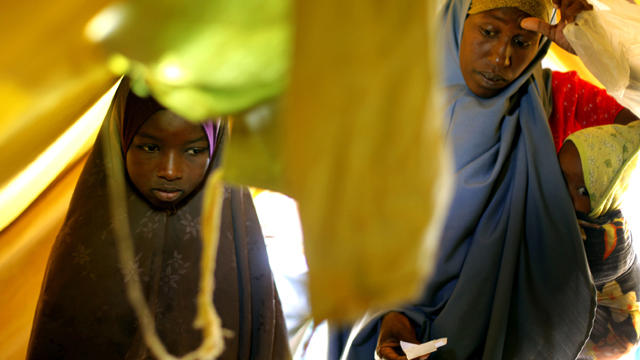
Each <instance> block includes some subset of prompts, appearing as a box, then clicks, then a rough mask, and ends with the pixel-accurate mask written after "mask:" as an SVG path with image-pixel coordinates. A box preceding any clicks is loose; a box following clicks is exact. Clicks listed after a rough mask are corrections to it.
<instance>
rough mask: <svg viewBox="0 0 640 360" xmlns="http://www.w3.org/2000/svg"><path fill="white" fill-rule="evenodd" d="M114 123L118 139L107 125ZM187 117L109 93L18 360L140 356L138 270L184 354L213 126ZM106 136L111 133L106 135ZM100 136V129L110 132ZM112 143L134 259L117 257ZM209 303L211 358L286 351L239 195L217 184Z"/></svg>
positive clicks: (247, 205) (273, 296)
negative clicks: (130, 287) (135, 296)
mask: <svg viewBox="0 0 640 360" xmlns="http://www.w3.org/2000/svg"><path fill="white" fill-rule="evenodd" d="M114 126H115V127H117V128H118V129H119V136H112V135H110V132H109V129H113V127H114ZM218 128H220V126H219V125H218V124H215V125H214V124H213V123H211V122H209V123H205V124H203V125H198V124H192V123H189V122H187V121H186V120H184V119H182V118H181V117H179V116H178V115H176V114H174V113H172V112H171V111H169V110H166V109H164V108H163V107H162V106H161V105H159V104H158V103H156V102H155V101H154V100H153V99H151V98H148V99H143V98H139V97H137V96H135V95H134V94H133V93H130V92H129V91H128V86H127V83H126V81H124V82H123V84H122V85H121V86H120V88H119V89H118V92H117V93H116V96H115V98H114V101H113V103H112V105H111V109H110V111H109V114H108V115H107V119H106V120H105V124H104V125H103V129H102V131H101V133H100V135H99V137H98V139H97V141H96V144H95V146H94V149H93V152H92V154H91V155H90V157H89V159H88V160H87V164H86V165H85V168H84V170H83V173H82V175H81V177H80V180H79V181H78V185H77V186H76V189H75V192H74V195H73V199H72V201H71V205H70V208H69V212H68V214H67V218H66V220H65V223H64V225H63V227H62V229H61V231H60V233H59V234H58V237H57V239H56V242H55V244H54V246H53V249H52V252H51V255H50V259H49V264H48V268H47V274H46V276H45V280H44V283H43V287H42V291H41V295H40V300H39V304H38V309H37V313H36V317H35V320H34V327H33V330H32V334H31V340H30V344H29V353H28V358H29V359H63V358H64V359H147V358H151V357H152V355H151V353H150V351H149V349H148V348H147V346H146V344H145V342H144V339H143V336H142V332H141V330H140V325H139V323H138V320H137V318H136V316H135V314H134V312H133V310H132V307H131V305H130V303H129V301H128V300H127V297H126V292H125V283H126V282H128V281H130V280H131V279H132V276H135V274H136V273H137V274H138V275H139V277H140V281H141V284H142V291H143V293H144V296H145V300H146V302H147V304H148V305H149V308H150V310H151V313H152V316H153V320H154V321H155V327H156V331H157V333H158V334H159V337H160V339H161V341H162V342H163V344H164V346H165V347H166V349H167V351H168V352H169V353H171V354H173V355H175V356H181V355H184V354H186V353H188V352H190V351H192V350H194V349H195V348H196V347H197V346H198V345H199V344H200V342H201V340H202V334H201V332H200V331H199V330H196V329H194V327H193V321H194V318H195V315H196V294H197V292H198V288H199V279H200V277H201V276H202V274H200V270H199V264H200V254H201V249H202V246H201V239H200V213H201V207H202V195H203V191H202V186H203V183H204V181H205V179H206V178H207V175H208V174H209V172H210V171H211V169H212V168H213V167H214V166H215V164H216V161H217V159H218V157H219V153H220V152H219V148H220V141H221V140H222V138H223V137H222V135H223V132H224V130H223V129H218ZM112 133H113V132H112ZM112 133H111V134H112ZM106 142H109V143H110V144H114V148H116V149H121V150H122V157H118V159H117V161H116V162H121V164H119V165H124V166H122V168H124V169H125V170H124V172H125V173H124V174H121V173H118V174H116V175H117V176H124V177H125V178H126V194H123V196H122V198H123V201H124V202H126V206H125V207H124V208H126V212H125V214H123V215H126V216H127V217H128V221H129V224H130V229H129V230H130V233H131V236H132V238H133V243H134V247H135V255H134V257H135V261H134V263H133V264H131V266H129V267H126V268H123V267H121V266H120V265H119V260H118V253H117V248H116V244H115V241H114V239H115V236H114V232H115V228H114V221H113V218H112V216H111V212H110V206H111V204H110V203H109V189H108V183H107V178H106V175H105V173H106V170H107V168H110V169H111V168H116V169H117V168H118V167H117V166H114V164H113V163H111V162H110V160H109V159H105V158H104V157H103V153H104V150H103V146H102V145H103V143H106ZM214 277H215V291H214V303H215V308H216V310H217V312H218V314H219V315H220V317H221V319H222V327H223V328H224V329H227V330H230V331H231V332H230V333H231V336H228V337H227V338H226V339H225V350H224V353H223V354H222V356H221V357H220V358H221V359H246V358H249V357H253V358H259V359H272V358H274V359H282V358H287V357H288V356H289V355H288V354H289V351H288V344H287V338H286V331H285V327H284V319H283V317H282V311H281V308H280V301H279V299H278V295H277V292H276V289H275V286H274V283H273V278H272V275H271V270H270V268H269V263H268V260H267V254H266V249H265V246H264V242H263V238H262V233H261V231H260V227H259V223H258V220H257V218H256V214H255V210H254V208H253V203H252V200H251V197H250V195H249V192H248V191H247V190H246V189H238V188H233V187H227V188H225V194H224V200H223V204H222V218H221V225H220V240H219V245H218V255H217V259H216V268H215V274H214Z"/></svg>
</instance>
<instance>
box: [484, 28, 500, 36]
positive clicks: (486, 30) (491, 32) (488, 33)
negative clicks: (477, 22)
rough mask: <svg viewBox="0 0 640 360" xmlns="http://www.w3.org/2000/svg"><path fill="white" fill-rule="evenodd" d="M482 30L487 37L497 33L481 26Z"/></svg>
mask: <svg viewBox="0 0 640 360" xmlns="http://www.w3.org/2000/svg"><path fill="white" fill-rule="evenodd" d="M480 32H481V33H482V35H484V36H486V37H493V36H494V35H495V34H496V33H495V31H491V30H489V29H485V28H480Z"/></svg>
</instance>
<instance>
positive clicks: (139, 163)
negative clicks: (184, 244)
mask: <svg viewBox="0 0 640 360" xmlns="http://www.w3.org/2000/svg"><path fill="white" fill-rule="evenodd" d="M209 160H210V159H209V140H208V138H207V135H206V133H205V132H204V130H203V129H202V126H200V125H197V124H192V123H190V122H188V121H186V120H184V119H183V118H181V117H179V116H178V115H176V114H174V113H172V112H170V111H168V110H162V111H159V112H157V113H155V114H153V115H152V116H151V117H150V118H149V119H148V120H147V121H145V122H144V124H142V126H141V127H140V129H139V130H138V132H137V133H136V135H135V137H134V138H133V141H132V143H131V146H129V150H128V151H127V154H126V162H127V173H128V174H129V178H130V179H131V181H132V182H133V184H134V185H135V187H136V188H137V189H138V191H140V193H141V194H142V195H143V196H144V197H145V198H146V199H147V200H148V201H149V202H150V203H151V204H152V205H154V206H156V207H159V208H170V207H173V206H175V205H176V204H177V203H179V202H180V201H181V200H182V199H184V198H185V197H187V196H188V195H189V194H191V192H193V190H195V189H196V188H197V187H198V186H199V185H200V183H201V182H202V181H203V179H204V177H205V174H206V172H207V167H208V166H209Z"/></svg>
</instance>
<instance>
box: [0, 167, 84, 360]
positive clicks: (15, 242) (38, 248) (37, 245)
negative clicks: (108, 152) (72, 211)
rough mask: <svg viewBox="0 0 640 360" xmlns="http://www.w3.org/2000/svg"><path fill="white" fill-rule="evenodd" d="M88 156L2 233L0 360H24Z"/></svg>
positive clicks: (51, 186)
mask: <svg viewBox="0 0 640 360" xmlns="http://www.w3.org/2000/svg"><path fill="white" fill-rule="evenodd" d="M85 160H86V156H85V157H83V158H82V159H81V160H80V161H78V162H76V163H75V164H72V165H71V167H70V168H69V169H67V170H65V171H64V172H63V173H62V174H60V176H59V177H58V179H56V180H55V181H54V182H53V183H52V184H51V185H50V186H49V188H48V189H47V190H46V191H44V192H43V193H42V194H41V195H40V196H39V197H38V199H37V200H36V201H34V202H33V203H32V204H31V206H29V208H27V210H25V211H24V212H23V213H22V214H21V215H20V217H19V218H18V219H17V220H15V221H14V222H13V223H12V224H11V225H10V226H8V227H7V228H5V229H4V230H2V231H1V232H0V289H2V296H0V324H2V326H0V359H6V360H14V359H15V360H21V359H24V357H25V355H26V350H27V344H28V341H29V334H30V332H31V324H32V321H33V316H34V314H35V309H36V303H37V301H38V296H39V293H40V285H41V283H42V279H43V277H44V271H45V267H46V264H47V259H48V257H49V251H50V249H51V246H52V245H53V241H54V240H55V237H56V234H57V233H58V230H59V229H60V226H62V223H63V221H64V217H65V214H66V212H67V207H68V206H69V201H70V200H71V195H72V193H73V189H74V188H75V184H76V181H77V180H78V177H79V176H80V172H81V170H82V167H83V166H84V162H85Z"/></svg>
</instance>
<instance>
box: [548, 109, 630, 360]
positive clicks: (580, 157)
mask: <svg viewBox="0 0 640 360" xmlns="http://www.w3.org/2000/svg"><path fill="white" fill-rule="evenodd" d="M639 146H640V121H635V122H633V123H631V124H629V125H627V126H623V125H604V126H597V127H592V128H587V129H583V130H580V131H578V132H576V133H573V134H572V135H570V136H569V137H568V138H567V140H566V141H565V142H564V145H563V146H562V148H561V149H560V152H559V154H558V158H559V161H560V167H561V168H562V172H563V174H564V177H565V180H566V182H567V186H568V188H569V193H570V195H571V199H572V200H573V205H574V207H575V209H576V213H577V216H578V223H579V225H580V228H581V229H580V230H581V233H582V239H583V241H584V245H585V250H586V253H587V260H588V262H589V268H590V270H591V275H592V276H593V280H594V282H595V285H596V289H597V292H598V293H597V300H598V305H597V309H596V318H595V322H594V325H593V329H592V331H591V335H590V337H589V341H588V342H587V344H586V346H585V347H584V349H583V351H582V353H581V356H580V358H581V359H582V358H584V359H617V358H619V357H620V356H623V355H624V354H626V353H628V352H629V351H630V350H631V349H632V348H633V346H634V345H635V344H637V343H638V340H639V338H638V336H639V335H640V309H639V308H638V305H639V303H638V301H637V300H638V299H637V296H638V293H639V292H640V264H638V260H637V258H636V255H635V252H634V250H633V247H632V243H631V233H630V231H629V227H628V225H627V222H626V221H625V219H624V217H623V216H622V213H621V211H620V205H621V201H622V194H623V193H624V191H625V190H626V188H627V187H628V185H629V179H630V175H631V172H632V171H633V170H634V169H635V167H636V165H637V160H638V148H639Z"/></svg>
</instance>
